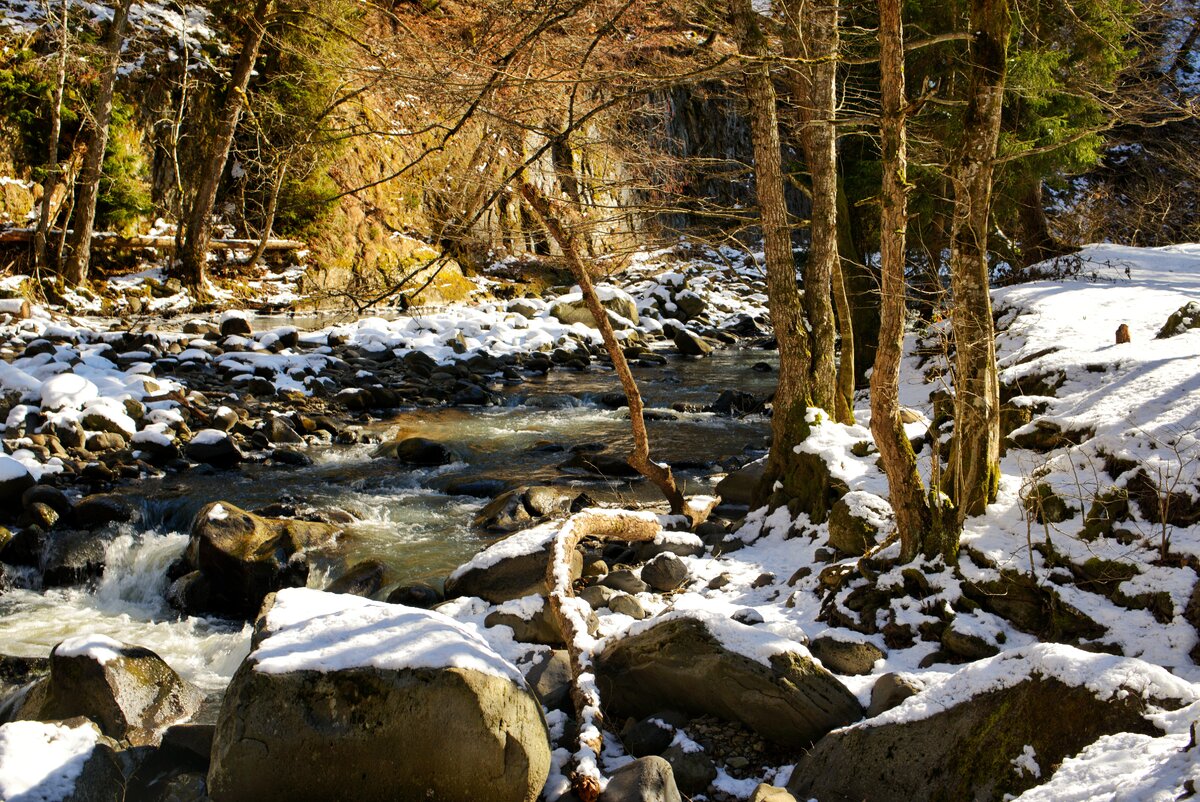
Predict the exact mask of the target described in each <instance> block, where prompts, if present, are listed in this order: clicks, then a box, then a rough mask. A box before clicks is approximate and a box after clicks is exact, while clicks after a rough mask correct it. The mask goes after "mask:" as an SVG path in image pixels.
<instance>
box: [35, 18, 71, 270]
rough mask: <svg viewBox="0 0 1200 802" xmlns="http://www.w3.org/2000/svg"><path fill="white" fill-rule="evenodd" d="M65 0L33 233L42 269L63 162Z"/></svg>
mask: <svg viewBox="0 0 1200 802" xmlns="http://www.w3.org/2000/svg"><path fill="white" fill-rule="evenodd" d="M68 8H69V5H68V0H63V4H62V22H61V24H60V26H59V39H58V61H57V63H56V64H55V68H54V94H53V96H52V97H51V98H50V136H49V137H48V139H47V141H46V180H45V182H44V183H43V187H42V203H41V209H40V210H39V211H38V224H37V230H36V231H35V232H34V235H33V266H34V267H35V268H38V269H41V268H44V267H46V265H47V261H46V256H47V243H48V241H49V239H50V225H51V223H52V218H53V217H54V216H55V211H56V210H55V209H54V208H53V204H54V193H55V191H56V190H57V189H58V185H59V182H60V181H62V169H63V166H62V163H61V162H60V161H59V160H58V145H59V139H60V138H61V136H62V107H63V94H64V93H65V91H66V86H67V55H68V54H67V47H68V45H69V43H70V39H69V34H70V29H69V28H68V26H67V21H68Z"/></svg>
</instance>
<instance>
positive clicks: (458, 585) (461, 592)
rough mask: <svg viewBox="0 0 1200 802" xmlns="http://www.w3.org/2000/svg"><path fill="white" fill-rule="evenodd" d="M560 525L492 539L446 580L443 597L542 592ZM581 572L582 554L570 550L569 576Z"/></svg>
mask: <svg viewBox="0 0 1200 802" xmlns="http://www.w3.org/2000/svg"><path fill="white" fill-rule="evenodd" d="M558 530H559V527H558V526H557V525H555V524H543V525H541V526H536V527H533V528H531V529H526V530H525V531H523V532H519V533H517V534H515V535H510V536H508V537H506V538H505V539H503V540H501V541H499V542H498V543H495V544H493V545H491V546H489V547H488V548H486V549H484V550H483V551H481V552H480V553H479V554H476V555H475V557H474V558H473V559H472V560H471V561H470V562H468V563H465V564H464V565H460V566H459V567H458V568H456V569H455V570H454V573H452V574H450V577H449V578H448V579H447V580H446V598H449V599H453V598H456V597H458V596H478V597H479V598H481V599H486V600H487V601H490V602H491V603H492V604H500V603H501V602H506V601H509V600H511V599H520V598H522V597H524V596H530V595H533V594H538V595H542V596H545V595H546V594H547V593H548V590H547V588H546V566H547V565H548V564H549V562H550V549H551V545H552V543H553V539H554V536H555V535H556V534H557V533H558ZM582 574H583V555H582V554H580V553H579V552H578V551H575V552H574V553H573V554H572V559H571V578H572V580H575V579H578V578H579V577H580V576H581V575H582Z"/></svg>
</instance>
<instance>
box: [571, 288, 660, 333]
mask: <svg viewBox="0 0 1200 802" xmlns="http://www.w3.org/2000/svg"><path fill="white" fill-rule="evenodd" d="M596 293H597V294H598V295H599V296H600V305H601V306H602V307H604V308H605V309H607V310H608V311H610V312H614V313H616V314H618V315H620V316H621V317H623V318H625V319H626V320H628V321H629V322H631V323H633V324H634V325H637V324H638V323H639V322H641V321H640V319H639V317H638V311H637V303H636V302H635V301H634V300H633V297H632V296H631V295H629V294H628V293H626V292H624V291H623V290H618V289H616V288H615V287H604V286H601V287H597V288H596ZM550 316H551V317H553V318H555V319H556V320H558V321H559V322H560V323H565V324H567V325H568V326H569V325H571V324H572V323H582V324H583V325H585V326H591V327H592V328H593V329H594V328H596V319H595V318H594V317H592V313H591V311H590V310H589V309H588V308H587V304H586V303H585V302H584V300H583V298H582V297H575V296H564V298H563V299H560V300H559V301H557V302H556V303H554V304H552V305H551V306H550ZM609 319H610V320H612V316H611V315H610V316H609ZM613 325H614V326H615V327H616V328H625V326H624V325H618V321H613Z"/></svg>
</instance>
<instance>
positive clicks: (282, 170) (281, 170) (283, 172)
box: [249, 159, 288, 267]
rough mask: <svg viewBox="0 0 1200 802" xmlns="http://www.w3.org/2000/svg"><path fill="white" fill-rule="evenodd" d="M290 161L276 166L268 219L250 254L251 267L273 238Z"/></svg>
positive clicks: (268, 201)
mask: <svg viewBox="0 0 1200 802" xmlns="http://www.w3.org/2000/svg"><path fill="white" fill-rule="evenodd" d="M287 168H288V163H287V160H286V159H284V160H283V161H282V162H280V163H279V166H278V167H277V168H275V178H274V180H273V181H272V183H271V196H270V197H269V198H268V199H267V214H266V220H264V221H263V227H262V235H261V236H260V237H259V238H258V247H257V248H255V249H254V253H253V254H252V255H251V256H250V262H249V265H250V267H254V266H255V265H256V264H258V260H259V259H262V256H263V254H264V253H265V252H266V250H267V242H268V241H269V240H270V239H271V229H272V228H273V227H274V226H275V212H276V211H277V210H278V209H279V193H280V192H281V191H282V190H283V179H284V178H285V177H286V176H287Z"/></svg>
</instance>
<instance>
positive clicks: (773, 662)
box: [595, 613, 862, 748]
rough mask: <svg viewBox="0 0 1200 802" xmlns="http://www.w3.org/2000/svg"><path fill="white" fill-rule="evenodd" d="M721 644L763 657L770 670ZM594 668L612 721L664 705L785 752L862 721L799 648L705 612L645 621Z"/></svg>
mask: <svg viewBox="0 0 1200 802" xmlns="http://www.w3.org/2000/svg"><path fill="white" fill-rule="evenodd" d="M714 632H716V633H720V634H721V637H719V636H718V635H715V634H714ZM726 643H739V644H747V646H748V647H749V648H752V649H756V650H757V652H758V654H759V655H763V654H768V653H769V654H770V655H771V656H770V658H769V665H768V664H764V662H760V661H759V660H757V659H755V658H754V657H751V656H747V655H746V654H741V653H739V652H736V651H733V650H731V649H730V648H728V647H727V646H726V645H725V644H726ZM789 646H794V649H793V648H789ZM595 667H596V682H597V684H598V686H599V688H600V693H601V696H602V697H603V698H604V700H605V704H606V705H608V706H609V707H610V708H611V709H612V710H613V711H614V712H615V713H617V714H619V715H632V716H646V715H650V714H652V713H654V712H656V711H658V710H661V709H663V708H664V707H668V706H669V707H673V708H676V709H678V710H681V711H683V712H687V713H693V714H698V715H702V714H710V715H714V716H717V717H719V718H723V719H726V720H731V721H740V722H742V723H743V724H745V725H746V726H747V727H749V728H750V729H751V730H753V731H754V732H756V733H758V734H759V735H761V736H762V737H764V738H767V739H768V740H771V741H774V742H776V743H778V744H780V745H782V746H787V747H792V748H806V747H808V746H809V745H811V744H812V743H813V742H814V741H816V740H817V739H819V738H820V737H821V736H822V735H824V734H825V733H827V732H829V731H830V730H831V729H833V728H835V727H840V726H844V725H846V724H849V723H851V722H853V721H857V720H858V719H859V718H861V717H862V708H861V707H860V706H859V704H858V701H857V700H856V699H855V697H854V695H853V694H851V693H850V691H849V690H847V689H846V687H845V686H844V685H842V683H841V682H839V681H838V680H837V678H836V677H834V676H833V675H832V674H830V673H829V671H827V670H826V669H824V668H822V667H821V666H820V665H818V664H817V663H816V662H815V661H814V660H813V659H812V658H811V657H809V656H808V654H807V653H806V652H805V651H804V649H803V647H801V646H800V645H799V644H792V643H791V642H790V641H786V640H784V639H782V638H779V637H778V636H776V635H774V634H772V633H769V632H764V631H762V630H758V629H754V628H752V627H748V626H745V625H742V624H738V623H736V622H733V621H730V620H728V619H727V618H725V617H723V616H719V615H716V614H712V613H708V614H705V613H689V614H688V615H687V616H679V615H678V614H675V616H674V617H667V618H661V617H660V618H658V619H652V623H650V624H649V625H648V626H647V625H641V626H640V627H635V630H634V634H632V635H628V636H626V637H624V638H621V639H620V640H617V641H615V642H613V643H609V644H608V645H607V646H606V647H605V648H604V649H603V651H601V653H600V654H599V655H598V656H597V657H596V660H595Z"/></svg>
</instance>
